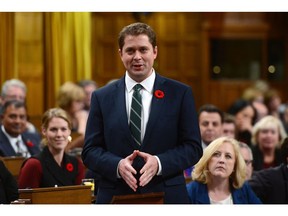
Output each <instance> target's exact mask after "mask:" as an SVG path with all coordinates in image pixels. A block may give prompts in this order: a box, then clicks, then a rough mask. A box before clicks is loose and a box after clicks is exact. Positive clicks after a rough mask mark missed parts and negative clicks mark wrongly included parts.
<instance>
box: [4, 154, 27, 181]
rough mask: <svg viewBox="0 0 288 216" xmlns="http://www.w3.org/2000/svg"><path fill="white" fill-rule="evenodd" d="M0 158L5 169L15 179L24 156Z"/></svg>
mask: <svg viewBox="0 0 288 216" xmlns="http://www.w3.org/2000/svg"><path fill="white" fill-rule="evenodd" d="M0 160H2V161H3V162H4V164H5V166H6V167H7V169H8V170H9V171H10V173H11V174H12V175H13V176H14V177H15V178H16V180H17V179H18V176H19V172H20V169H21V166H22V163H23V161H24V160H25V158H24V157H0Z"/></svg>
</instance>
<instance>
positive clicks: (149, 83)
mask: <svg viewBox="0 0 288 216" xmlns="http://www.w3.org/2000/svg"><path fill="white" fill-rule="evenodd" d="M155 77H156V75H155V72H154V70H153V72H152V74H151V75H150V76H149V77H148V78H146V79H145V80H143V81H142V82H141V83H139V84H141V85H142V87H143V88H142V89H141V90H140V94H141V96H142V113H141V119H142V121H141V141H143V139H144V135H145V131H146V126H147V122H148V118H149V114H150V109H151V101H152V96H153V92H152V91H153V85H154V82H155ZM125 83H126V90H125V92H126V110H127V115H128V124H129V119H130V109H131V102H132V95H133V92H134V90H133V87H134V86H135V85H136V84H138V83H137V82H135V81H134V80H132V79H131V78H130V77H129V75H128V72H126V76H125Z"/></svg>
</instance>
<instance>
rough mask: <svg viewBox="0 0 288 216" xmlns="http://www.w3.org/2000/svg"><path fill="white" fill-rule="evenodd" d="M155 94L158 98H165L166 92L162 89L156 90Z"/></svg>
mask: <svg viewBox="0 0 288 216" xmlns="http://www.w3.org/2000/svg"><path fill="white" fill-rule="evenodd" d="M154 95H155V97H156V98H159V99H162V98H164V92H163V91H161V90H156V91H155V92H154Z"/></svg>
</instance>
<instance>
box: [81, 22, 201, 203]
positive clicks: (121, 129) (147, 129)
mask: <svg viewBox="0 0 288 216" xmlns="http://www.w3.org/2000/svg"><path fill="white" fill-rule="evenodd" d="M118 44H119V54H120V57H121V60H122V62H123V64H124V66H125V68H126V73H125V75H124V76H123V77H122V78H120V79H119V80H117V81H115V82H113V83H111V84H108V85H106V86H105V87H102V88H99V89H97V90H96V91H94V92H93V95H92V99H91V107H90V113H89V117H88V122H87V128H86V134H85V144H84V147H83V151H82V159H83V162H84V164H85V165H86V166H87V167H88V168H89V169H90V170H92V171H94V172H96V173H98V174H99V175H100V177H101V179H100V182H99V185H98V192H97V199H96V203H110V202H111V200H112V198H113V196H114V195H127V194H144V193H150V192H164V203H188V202H189V198H188V194H187V190H186V184H185V179H184V175H183V170H184V169H186V168H188V167H190V166H192V165H194V164H195V163H196V162H198V160H199V159H200V157H201V156H202V153H203V150H202V147H201V138H200V131H199V124H198V119H197V112H196V110H195V104H194V98H193V93H192V89H191V87H189V86H187V85H185V84H183V83H180V82H178V81H175V80H171V79H168V78H165V77H163V76H160V75H159V74H158V73H156V72H155V70H154V69H153V64H154V60H155V59H156V57H157V46H156V34H155V32H154V31H153V29H152V28H151V27H150V26H148V25H146V24H144V23H134V24H131V25H128V26H126V27H124V28H123V29H122V31H121V32H120V34H119V38H118ZM136 84H141V87H140V90H139V89H136V90H133V89H134V88H133V87H135V86H136ZM134 91H139V92H140V95H141V96H140V98H142V101H141V100H140V101H139V100H138V99H137V101H138V102H137V103H138V105H139V104H140V105H139V106H140V107H142V111H141V114H139V113H138V112H137V115H138V117H139V118H140V119H141V120H140V122H141V126H139V127H138V130H136V131H138V133H140V135H139V137H140V138H139V139H138V138H137V136H136V135H135V134H134V132H130V130H129V127H130V128H133V127H135V125H136V124H134V123H135V122H134V120H133V119H132V115H134V114H135V112H136V111H135V109H134V108H132V109H131V108H130V107H131V104H133V101H134V100H135V98H136V96H134V95H133V97H132V94H134ZM139 92H138V94H139ZM138 97H139V95H138V96H137V98H138ZM141 104H142V105H141ZM132 107H133V105H132ZM130 111H131V114H130ZM132 112H134V114H133V113H132ZM130 116H131V119H130ZM130 121H131V122H133V124H132V123H129V122H130Z"/></svg>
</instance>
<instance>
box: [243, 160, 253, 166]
mask: <svg viewBox="0 0 288 216" xmlns="http://www.w3.org/2000/svg"><path fill="white" fill-rule="evenodd" d="M244 161H245V164H246V166H249V165H250V164H252V162H253V160H244Z"/></svg>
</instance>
